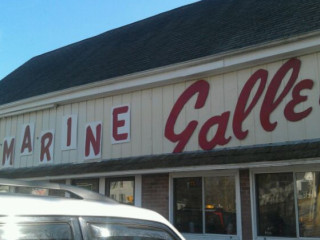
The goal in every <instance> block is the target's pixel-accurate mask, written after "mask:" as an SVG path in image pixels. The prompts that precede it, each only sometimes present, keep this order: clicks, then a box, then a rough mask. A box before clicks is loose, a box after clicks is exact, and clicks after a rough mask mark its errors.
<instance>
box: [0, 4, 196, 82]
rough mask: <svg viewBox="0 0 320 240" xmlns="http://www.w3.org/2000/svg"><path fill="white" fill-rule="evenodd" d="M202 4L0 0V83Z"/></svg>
mask: <svg viewBox="0 0 320 240" xmlns="http://www.w3.org/2000/svg"><path fill="white" fill-rule="evenodd" d="M197 1H198V0H0V80H1V79H3V78H4V77H5V76H6V75H8V74H9V73H11V72H12V71H14V70H15V69H16V68H18V67H19V66H21V65H22V64H23V63H25V62H26V61H28V60H29V59H31V58H32V57H35V56H37V55H40V54H43V53H46V52H49V51H51V50H54V49H57V48H60V47H63V46H66V45H69V44H71V43H74V42H78V41H81V40H83V39H86V38H89V37H93V36H96V35H98V34H100V33H103V32H106V31H108V30H111V29H115V28H117V27H121V26H124V25H127V24H130V23H133V22H136V21H139V20H141V19H145V18H147V17H150V16H154V15H156V14H159V13H161V12H166V11H168V10H171V9H174V8H177V7H180V6H183V5H187V4H190V3H193V2H197Z"/></svg>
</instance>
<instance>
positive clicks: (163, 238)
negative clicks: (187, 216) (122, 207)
mask: <svg viewBox="0 0 320 240" xmlns="http://www.w3.org/2000/svg"><path fill="white" fill-rule="evenodd" d="M89 229H90V230H89V231H90V239H101V240H102V239H103V240H173V238H172V237H171V236H170V235H169V233H167V232H165V231H163V230H161V229H154V228H146V227H141V226H130V225H118V224H90V223H89Z"/></svg>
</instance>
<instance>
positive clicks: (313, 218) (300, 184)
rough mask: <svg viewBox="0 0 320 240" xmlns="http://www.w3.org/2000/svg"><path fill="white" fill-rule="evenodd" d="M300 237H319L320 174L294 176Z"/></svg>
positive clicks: (310, 173) (307, 173)
mask: <svg viewBox="0 0 320 240" xmlns="http://www.w3.org/2000/svg"><path fill="white" fill-rule="evenodd" d="M296 186H297V195H298V209H299V230H300V236H301V237H320V196H319V195H320V172H303V173H297V174H296Z"/></svg>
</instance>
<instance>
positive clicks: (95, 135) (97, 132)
mask: <svg viewBox="0 0 320 240" xmlns="http://www.w3.org/2000/svg"><path fill="white" fill-rule="evenodd" d="M85 131H86V132H85V146H84V159H85V160H87V159H94V158H100V157H101V139H102V137H101V133H102V123H101V122H94V123H88V124H87V125H86V128H85Z"/></svg>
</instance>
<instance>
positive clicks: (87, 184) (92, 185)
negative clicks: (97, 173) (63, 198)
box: [72, 178, 99, 193]
mask: <svg viewBox="0 0 320 240" xmlns="http://www.w3.org/2000/svg"><path fill="white" fill-rule="evenodd" d="M72 185H74V186H77V187H81V188H84V189H87V190H90V191H93V192H97V193H98V192H99V179H98V178H88V179H74V180H72Z"/></svg>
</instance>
